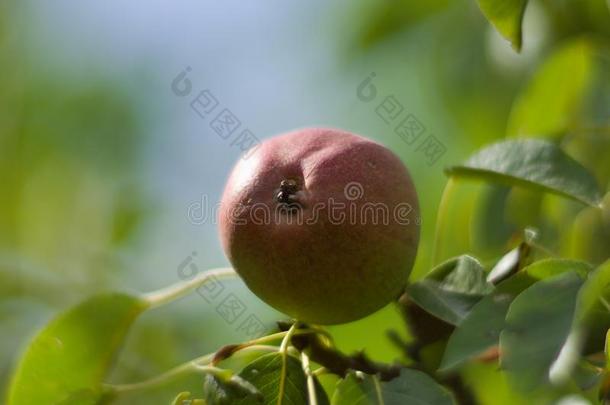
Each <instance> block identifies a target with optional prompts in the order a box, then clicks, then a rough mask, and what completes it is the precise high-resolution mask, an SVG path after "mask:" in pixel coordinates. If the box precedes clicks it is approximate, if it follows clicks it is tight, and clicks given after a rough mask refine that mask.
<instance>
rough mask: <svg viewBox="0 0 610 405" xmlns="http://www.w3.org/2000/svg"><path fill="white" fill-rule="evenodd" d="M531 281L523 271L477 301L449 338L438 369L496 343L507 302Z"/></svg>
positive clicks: (475, 354)
mask: <svg viewBox="0 0 610 405" xmlns="http://www.w3.org/2000/svg"><path fill="white" fill-rule="evenodd" d="M534 281H535V280H534V279H532V278H530V277H529V276H528V275H527V274H526V273H520V274H517V275H515V276H514V277H512V278H510V279H508V280H506V281H504V282H502V283H500V284H498V286H496V289H495V290H494V291H493V292H492V293H491V294H489V295H488V296H486V297H484V298H483V299H482V300H481V301H480V302H478V303H477V304H476V305H475V306H474V307H473V308H472V311H470V313H469V314H468V315H467V316H466V318H464V320H463V321H462V323H460V325H459V326H458V327H457V328H456V330H455V331H454V332H453V334H452V335H451V337H450V338H449V341H448V342H447V347H446V349H445V353H444V355H443V360H442V361H441V365H440V367H439V370H440V371H447V370H451V369H454V368H456V367H459V366H461V365H462V364H463V363H464V362H466V361H468V360H471V359H473V358H475V357H477V356H480V355H482V354H483V353H485V352H486V351H487V350H489V349H491V348H492V347H494V346H496V345H497V344H498V340H499V339H500V333H501V332H502V330H503V329H504V326H505V321H504V318H505V317H506V313H507V312H508V308H509V306H510V304H511V303H512V302H513V300H514V299H515V297H517V295H519V294H520V293H521V292H522V291H523V290H524V289H526V288H527V287H529V286H530V285H532V284H533V282H534Z"/></svg>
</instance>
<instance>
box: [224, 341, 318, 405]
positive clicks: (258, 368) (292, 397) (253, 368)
mask: <svg viewBox="0 0 610 405" xmlns="http://www.w3.org/2000/svg"><path fill="white" fill-rule="evenodd" d="M239 376H240V377H241V378H243V379H244V380H246V381H248V382H250V383H251V384H252V385H253V386H254V387H256V389H257V390H258V391H259V392H260V393H261V394H262V396H263V400H262V401H261V402H256V400H255V399H253V397H252V396H251V395H249V396H247V397H245V398H243V399H240V400H235V401H234V402H232V404H243V405H246V404H252V403H260V404H265V405H267V404H268V405H271V404H273V405H280V404H286V405H288V404H290V405H299V404H303V405H307V377H306V376H305V372H304V371H303V368H302V366H301V362H300V361H299V360H297V359H296V358H294V357H292V356H287V357H286V367H284V365H283V361H282V356H281V355H280V354H279V353H270V354H266V355H264V356H261V357H259V358H258V359H256V360H254V361H253V362H252V363H250V364H248V365H247V366H246V367H245V368H244V369H243V370H242V371H241V372H240V373H239ZM282 380H284V383H283V384H282Z"/></svg>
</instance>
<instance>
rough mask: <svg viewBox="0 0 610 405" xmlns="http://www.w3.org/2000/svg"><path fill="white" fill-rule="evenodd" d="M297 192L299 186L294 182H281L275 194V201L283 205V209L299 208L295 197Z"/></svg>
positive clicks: (288, 180)
mask: <svg viewBox="0 0 610 405" xmlns="http://www.w3.org/2000/svg"><path fill="white" fill-rule="evenodd" d="M297 191H299V185H298V183H297V182H296V181H295V180H292V179H287V180H282V182H281V183H280V188H279V189H278V190H277V192H276V194H275V199H276V201H277V202H278V203H280V204H283V205H285V208H289V209H290V210H293V209H295V210H296V209H297V208H298V207H299V204H298V201H297V197H296V193H297Z"/></svg>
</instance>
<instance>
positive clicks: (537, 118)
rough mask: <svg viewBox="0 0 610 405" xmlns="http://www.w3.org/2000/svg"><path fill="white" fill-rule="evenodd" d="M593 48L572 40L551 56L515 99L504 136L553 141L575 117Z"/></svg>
mask: <svg viewBox="0 0 610 405" xmlns="http://www.w3.org/2000/svg"><path fill="white" fill-rule="evenodd" d="M594 50H595V49H594V46H593V45H592V44H591V43H590V42H589V41H587V40H586V39H577V40H573V41H571V42H569V43H567V44H566V45H564V46H562V47H560V48H559V49H557V50H556V51H555V52H553V53H552V54H551V55H550V56H549V57H548V59H547V60H546V61H544V63H543V64H542V65H541V66H540V68H539V69H538V71H537V72H536V73H535V75H534V76H533V77H532V79H531V80H530V82H529V83H528V84H527V86H526V87H525V89H524V90H523V92H522V94H521V95H520V96H519V97H518V98H517V100H516V102H515V104H514V106H513V110H512V112H511V115H510V118H509V122H508V136H530V137H531V136H534V137H538V136H541V137H553V136H558V135H562V134H563V133H565V132H566V130H567V129H568V127H569V125H570V124H571V122H572V121H573V120H574V118H575V116H576V115H577V114H578V113H579V110H580V107H581V104H582V102H583V99H584V97H585V95H586V93H587V90H588V88H589V85H590V83H591V81H592V80H591V79H592V76H593V70H594V69H593V68H594Z"/></svg>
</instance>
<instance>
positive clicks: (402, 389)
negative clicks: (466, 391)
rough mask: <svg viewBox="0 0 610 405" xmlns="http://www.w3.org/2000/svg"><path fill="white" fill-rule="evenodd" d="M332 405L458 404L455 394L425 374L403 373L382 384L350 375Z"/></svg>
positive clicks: (409, 371) (376, 379) (368, 378)
mask: <svg viewBox="0 0 610 405" xmlns="http://www.w3.org/2000/svg"><path fill="white" fill-rule="evenodd" d="M331 403H332V405H354V404H358V405H373V404H374V405H399V404H400V405H409V404H421V405H423V404H434V405H451V404H454V403H455V402H454V400H453V397H452V396H451V394H450V393H449V392H448V391H447V390H446V389H445V388H444V387H442V386H441V385H439V384H438V383H437V382H436V381H434V380H433V379H432V378H430V377H429V376H428V375H426V374H424V373H422V372H421V371H416V370H410V369H403V370H402V371H401V372H400V376H399V377H396V378H395V379H393V380H391V381H389V382H382V381H380V380H379V378H378V377H377V376H371V375H367V374H362V373H358V374H355V373H349V374H348V375H347V376H346V377H345V378H344V379H343V380H341V381H340V382H339V383H338V384H337V389H336V390H335V393H334V394H333V399H332V402H331Z"/></svg>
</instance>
